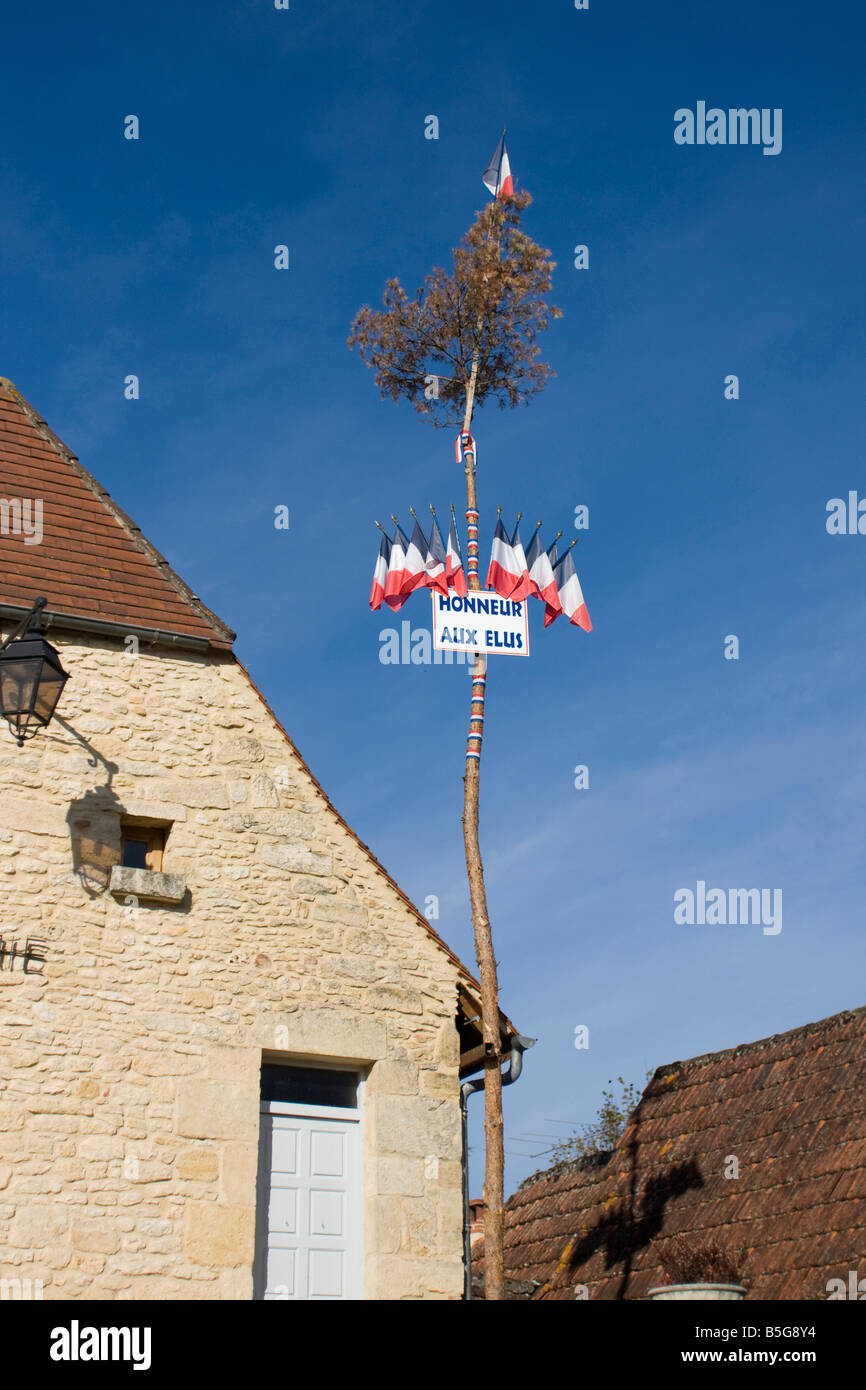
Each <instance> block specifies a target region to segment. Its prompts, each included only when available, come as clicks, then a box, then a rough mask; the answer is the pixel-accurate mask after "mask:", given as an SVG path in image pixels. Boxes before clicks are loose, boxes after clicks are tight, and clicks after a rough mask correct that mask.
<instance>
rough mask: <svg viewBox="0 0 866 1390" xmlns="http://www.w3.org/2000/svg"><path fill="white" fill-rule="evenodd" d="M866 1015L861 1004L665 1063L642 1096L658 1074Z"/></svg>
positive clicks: (832, 1026)
mask: <svg viewBox="0 0 866 1390" xmlns="http://www.w3.org/2000/svg"><path fill="white" fill-rule="evenodd" d="M864 1015H866V1004H861V1005H860V1006H859V1007H858V1008H856V1009H843V1010H842V1011H841V1012H840V1013H838V1014H829V1015H828V1016H827V1017H826V1018H820V1019H816V1021H815V1022H814V1023H802V1024H800V1026H799V1027H797V1028H789V1029H787V1031H786V1032H784V1033H773V1034H772V1035H771V1036H770V1037H768V1038H757V1039H756V1040H755V1041H754V1042H750V1043H738V1044H737V1045H736V1046H735V1047H726V1048H723V1049H722V1050H721V1051H720V1052H702V1053H701V1055H700V1056H699V1057H687V1058H686V1059H685V1061H679V1062H667V1063H666V1064H665V1065H664V1066H660V1067H656V1069H655V1071H654V1072H653V1074H652V1076H651V1077H650V1079H649V1081H648V1082H647V1085H646V1087H645V1089H644V1095H646V1092H647V1091H648V1090H649V1088H650V1086H652V1084H653V1082H654V1081H655V1080H656V1078H657V1077H658V1076H659V1073H660V1072H673V1071H685V1070H686V1069H687V1068H692V1067H698V1066H700V1065H701V1064H706V1063H707V1062H721V1061H722V1060H724V1059H725V1058H727V1057H741V1056H742V1055H743V1054H744V1053H746V1052H753V1051H757V1049H759V1048H762V1047H769V1046H770V1045H771V1044H772V1043H779V1042H784V1041H785V1040H786V1039H788V1038H791V1039H793V1038H795V1037H797V1035H798V1034H801V1035H805V1034H808V1033H814V1032H815V1030H816V1029H822V1028H835V1027H838V1026H840V1025H841V1024H842V1023H849V1022H850V1021H851V1019H854V1018H860V1017H863V1016H864Z"/></svg>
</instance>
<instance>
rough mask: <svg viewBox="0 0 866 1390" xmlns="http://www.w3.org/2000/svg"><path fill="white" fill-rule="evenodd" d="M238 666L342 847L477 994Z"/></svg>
mask: <svg viewBox="0 0 866 1390" xmlns="http://www.w3.org/2000/svg"><path fill="white" fill-rule="evenodd" d="M237 665H238V667H239V669H240V670H241V671H242V672H243V675H244V677H245V678H246V680H247V681H248V682H249V685H250V687H251V689H252V690H253V692H254V693H255V696H256V698H257V699H258V700H259V701H260V702H261V704H262V706H263V708H264V710H265V711H266V712H267V715H268V716H269V718H270V719H271V721H272V722H273V724H274V725H275V727H276V729H277V730H278V732H279V734H280V735H281V737H282V738H283V739H284V740H285V743H286V745H287V747H288V748H289V750H290V751H291V754H292V757H293V760H294V764H295V765H296V766H297V768H298V769H299V772H300V775H301V777H302V778H303V779H305V780H306V781H307V782H308V783H309V784H311V785H312V786H313V787H314V788H315V790H316V792H317V794H318V797H319V798H320V801H321V803H322V804H323V806H324V807H325V808H326V810H327V813H328V817H329V821H330V822H331V823H332V824H333V825H334V826H336V827H339V830H340V831H341V832H342V837H343V842H344V843H349V844H351V845H353V846H356V847H357V848H358V849H360V850H361V852H362V854H363V855H364V856H365V858H366V859H367V860H368V862H369V865H370V867H371V868H372V870H373V872H374V874H375V875H376V876H377V877H379V878H381V879H382V880H384V882H385V883H386V884H387V885H388V888H389V889H390V890H391V892H392V893H393V894H394V895H395V897H396V898H397V900H398V902H399V904H400V906H401V907H402V908H403V909H404V910H405V911H406V912H407V913H408V914H409V917H410V918H411V919H412V921H413V922H414V923H415V924H416V925H417V928H418V929H419V930H420V931H421V932H422V933H423V934H424V935H425V936H426V937H427V938H428V939H429V940H431V941H433V942H434V943H435V944H436V946H437V947H438V948H439V949H440V950H441V951H442V952H443V953H444V955H445V956H446V957H447V959H448V960H450V962H451V963H452V964H453V965H454V966H455V967H456V969H457V970H458V972H459V973H460V975H461V976H462V978H463V979H464V980H465V981H466V982H467V983H468V984H469V985H470V986H471V987H472V988H473V990H478V989H479V988H480V986H479V985H478V983H477V981H476V980H475V979H474V978H473V977H472V975H471V974H470V972H469V971H468V970H467V968H466V966H465V965H464V964H463V962H462V961H461V960H460V959H459V957H458V956H456V955H455V954H454V952H453V951H451V949H450V948H449V947H448V946H447V945H446V943H445V942H444V941H443V940H442V938H441V937H440V936H439V934H438V932H436V931H435V929H434V928H433V927H432V926H431V924H430V922H429V921H428V920H427V919H426V918H425V917H424V916H422V914H421V913H420V912H419V911H418V909H417V907H416V906H415V904H414V903H413V902H412V901H411V900H410V899H409V898H408V897H407V896H406V894H405V893H404V892H403V891H402V889H401V888H399V886H398V885H397V884H396V883H395V882H394V880H393V879H392V878H391V876H390V874H388V872H387V871H386V870H385V868H384V867H383V866H382V865H381V864H380V863H379V861H378V859H376V857H375V855H374V854H373V851H372V850H371V849H370V848H369V847H368V846H367V845H366V844H364V842H363V841H362V840H361V839H360V838H359V837H358V836H357V835H356V833H355V832H354V830H352V828H351V826H349V825H348V824H347V823H346V821H344V819H343V817H342V816H341V815H340V813H339V812H338V810H337V809H336V807H335V806H334V805H333V804H332V802H331V801H330V799H329V797H328V796H327V794H326V792H325V791H324V789H323V788H322V787H321V785H320V784H319V782H317V781H316V778H315V777H314V776H313V774H312V772H311V771H310V769H309V767H308V766H307V764H306V763H305V762H304V760H303V758H302V757H301V755H300V753H299V752H298V750H297V748H296V747H295V745H294V744H293V743H292V741H291V738H290V737H289V735H288V733H287V732H286V730H285V729H284V728H283V726H282V724H281V723H280V721H279V720H278V718H277V716H276V714H275V713H274V711H273V710H272V709H271V707H270V705H269V704H268V703H267V701H266V700H265V698H264V696H263V695H262V693H261V692H260V691H259V689H258V687H257V686H256V685H255V683H254V681H253V680H252V677H251V676H250V674H249V672H248V671H247V670H246V668H245V667H243V666H242V665H241V663H240V662H237Z"/></svg>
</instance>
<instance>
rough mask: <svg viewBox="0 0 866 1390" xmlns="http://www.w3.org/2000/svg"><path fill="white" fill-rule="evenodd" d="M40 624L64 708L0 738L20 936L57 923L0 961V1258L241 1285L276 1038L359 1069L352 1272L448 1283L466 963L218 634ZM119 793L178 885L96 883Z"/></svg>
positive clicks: (233, 1292)
mask: <svg viewBox="0 0 866 1390" xmlns="http://www.w3.org/2000/svg"><path fill="white" fill-rule="evenodd" d="M53 637H54V638H55V640H56V645H57V646H58V649H59V652H60V656H61V660H62V662H63V665H64V668H65V669H66V670H68V671H69V672H70V673H71V676H72V678H71V679H70V681H69V684H68V686H67V687H66V690H65V691H64V698H63V702H62V719H63V723H62V724H61V723H59V722H58V723H57V724H56V725H52V727H51V729H50V730H49V731H47V733H45V734H43V735H40V736H39V737H38V738H36V739H34V740H33V741H32V742H30V743H28V744H27V745H25V747H24V748H22V749H18V748H17V747H16V746H15V745H14V743H13V742H12V740H11V739H7V740H6V741H5V742H2V741H0V793H2V794H0V873H2V874H3V880H2V881H3V886H4V912H5V921H6V924H7V927H8V931H7V935H9V936H12V935H14V936H15V937H16V938H19V939H20V940H21V941H23V940H24V939H26V938H27V937H30V936H37V935H42V936H44V937H45V939H46V948H45V953H44V954H45V960H44V965H43V966H42V968H41V970H40V973H38V974H32V975H30V974H25V973H23V971H22V970H21V969H20V967H18V968H16V969H15V970H14V971H13V970H11V969H8V968H7V969H5V970H4V971H2V972H0V993H2V995H3V1003H4V1005H5V1008H4V1010H3V1011H2V1013H0V1131H2V1132H3V1161H4V1162H5V1163H6V1164H7V1165H8V1171H4V1170H3V1169H2V1165H0V1187H2V1188H3V1190H2V1201H0V1276H2V1275H4V1274H7V1273H12V1272H21V1273H23V1274H25V1275H26V1276H27V1277H33V1278H38V1279H40V1280H43V1281H44V1283H45V1297H46V1298H77V1297H85V1298H115V1297H119V1298H128V1297H184V1298H185V1297H206V1298H231V1297H240V1298H249V1297H250V1296H251V1291H252V1272H251V1271H252V1257H253V1243H254V1231H255V1219H256V1210H257V1194H256V1171H257V1153H258V1149H257V1143H258V1140H257V1134H258V1129H259V1068H260V1064H261V1060H262V1056H263V1054H267V1055H269V1056H274V1057H275V1058H276V1059H278V1060H279V1059H285V1058H292V1059H295V1058H298V1057H303V1058H307V1059H312V1060H318V1061H323V1062H325V1061H338V1062H345V1061H348V1062H349V1063H350V1064H352V1065H357V1066H358V1067H360V1068H361V1069H362V1070H363V1071H364V1072H365V1073H366V1078H367V1079H366V1084H365V1096H364V1120H363V1124H364V1136H365V1137H364V1145H365V1148H364V1155H365V1156H364V1183H365V1195H364V1204H365V1205H364V1220H365V1250H366V1291H367V1296H368V1297H374V1298H375V1297H385V1298H391V1297H439V1296H448V1297H457V1296H459V1291H460V1287H461V1263H460V1257H461V1238H460V1229H461V1227H460V1222H461V1168H460V1107H459V1060H460V1059H459V1035H458V1030H457V1026H456V1014H457V1005H458V991H459V990H460V988H461V980H462V979H463V978H465V972H463V970H462V968H461V967H460V966H459V963H457V962H456V961H455V958H454V957H453V956H452V955H451V954H450V953H449V952H448V951H447V949H446V948H445V947H444V946H443V945H442V944H441V943H439V941H438V939H437V938H436V937H435V934H433V933H431V932H430V931H429V930H428V929H427V926H426V925H425V923H424V921H423V919H420V918H419V915H418V914H417V912H415V911H414V909H412V908H411V906H410V905H409V903H408V901H407V900H406V899H405V898H404V897H403V895H402V894H401V893H400V892H399V890H398V889H397V888H396V886H395V885H394V884H392V882H391V881H390V880H389V879H388V878H387V875H386V874H385V873H384V870H382V868H381V866H379V865H378V864H377V863H376V861H375V860H374V859H373V857H372V856H371V855H370V853H369V851H367V850H366V849H365V848H364V847H363V846H362V845H361V843H360V842H359V841H358V839H357V837H356V836H354V835H353V833H352V832H351V831H350V829H349V828H348V826H346V824H345V823H344V822H343V821H342V820H341V818H340V817H339V815H338V814H337V812H336V811H335V810H334V808H333V807H332V806H331V805H330V803H329V802H328V800H327V798H326V797H325V796H324V793H323V792H322V791H321V789H320V788H319V787H318V785H317V784H316V783H315V781H314V779H313V778H312V777H311V775H310V774H309V771H308V769H307V768H306V766H305V764H304V763H303V761H302V760H301V759H300V757H299V755H298V754H297V753H296V751H295V750H294V748H293V747H292V745H291V744H290V743H289V741H288V740H287V738H286V735H285V733H284V732H283V730H282V729H281V728H280V726H279V724H278V723H277V721H276V720H275V718H274V717H273V715H272V714H271V712H270V711H269V710H268V709H267V707H266V706H265V704H264V702H263V701H262V700H261V698H260V697H259V695H258V693H257V692H256V691H255V689H254V688H253V686H252V684H251V683H250V682H249V680H248V678H247V677H246V674H245V673H244V672H243V670H242V668H241V667H240V666H239V665H238V664H237V663H236V662H235V660H234V659H233V658H232V657H231V656H229V655H227V654H226V655H223V654H220V653H209V654H206V655H204V654H203V655H198V654H194V653H186V654H185V653H182V652H176V651H166V650H165V649H161V648H154V649H152V650H150V649H147V648H146V647H145V646H144V645H142V647H141V650H140V652H139V654H138V655H137V656H135V657H130V656H128V655H127V654H126V653H125V651H124V650H123V647H122V646H121V645H120V644H119V643H118V641H117V640H115V639H112V638H109V637H97V636H94V637H93V638H90V639H87V640H85V639H84V638H82V637H76V636H74V635H70V634H64V633H61V632H58V633H56V634H53ZM124 816H132V817H135V818H144V819H150V820H165V821H169V822H171V828H170V832H169V835H168V840H167V844H166V853H165V862H164V869H165V872H166V873H167V874H169V875H171V876H174V877H176V878H178V879H180V880H182V882H183V884H184V888H185V896H184V899H183V901H181V902H178V903H173V904H172V903H164V902H160V901H147V900H145V899H142V900H140V901H137V900H136V899H135V897H134V896H133V895H123V894H117V893H113V892H112V891H111V889H110V875H111V871H112V867H113V866H115V865H116V864H117V861H118V855H119V849H120V825H121V819H122V817H124ZM7 965H8V962H7ZM4 1182H5V1187H4V1186H3V1184H4Z"/></svg>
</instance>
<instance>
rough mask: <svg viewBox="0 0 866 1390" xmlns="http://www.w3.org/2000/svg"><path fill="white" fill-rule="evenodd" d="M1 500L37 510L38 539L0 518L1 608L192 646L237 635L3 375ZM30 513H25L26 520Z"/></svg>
mask: <svg viewBox="0 0 866 1390" xmlns="http://www.w3.org/2000/svg"><path fill="white" fill-rule="evenodd" d="M0 499H5V500H6V501H7V502H9V501H13V502H15V501H17V502H19V503H20V502H21V501H23V500H25V499H26V500H27V501H29V503H30V504H31V508H32V505H33V504H34V503H35V502H36V501H37V499H38V500H39V501H41V504H42V531H43V536H42V540H41V541H40V542H39V543H38V544H33V543H31V544H27V543H26V537H25V534H24V533H23V532H22V530H21V529H20V527H19V529H18V533H17V534H16V533H15V525H14V518H13V517H12V514H11V513H8V512H7V511H4V512H3V513H2V516H0V604H3V605H7V606H9V607H12V608H29V607H30V605H31V604H32V602H33V600H34V599H35V598H37V597H38V596H39V595H40V594H44V595H45V597H46V598H47V600H48V604H47V611H48V613H50V614H54V615H64V616H69V617H73V618H83V619H89V620H91V621H96V622H101V623H112V624H118V625H126V626H128V627H130V628H132V629H136V628H143V629H146V630H150V631H153V630H155V629H156V630H158V631H160V632H163V633H178V634H181V635H183V636H185V637H188V638H197V639H199V640H200V641H204V642H207V643H208V644H209V645H210V646H213V647H221V648H224V649H228V648H230V647H231V645H232V642H233V641H234V636H235V634H234V633H233V632H232V630H231V628H229V627H227V626H226V625H225V623H223V622H221V621H220V619H219V618H218V617H216V615H215V614H214V613H211V612H210V610H209V609H208V608H206V607H205V606H204V604H203V603H201V601H200V600H199V599H198V598H197V597H196V596H195V594H194V593H193V592H192V590H191V589H189V588H188V587H187V586H186V584H184V582H183V580H182V579H180V578H179V577H178V576H177V575H176V574H175V573H174V571H173V570H172V569H171V567H170V566H169V564H168V562H167V561H166V560H165V559H164V558H163V556H162V555H160V554H159V552H158V551H157V550H155V549H154V547H153V546H152V545H151V544H150V542H149V541H147V540H146V539H145V538H144V536H143V535H142V534H141V532H140V530H139V529H138V527H137V526H136V525H135V523H134V522H133V521H131V520H130V518H129V517H128V516H127V515H126V514H125V512H123V511H121V509H120V508H119V507H118V506H117V505H116V503H115V502H113V501H112V499H111V498H110V497H109V495H108V493H107V492H106V491H105V489H104V488H102V487H100V485H99V483H97V482H96V480H95V479H94V478H92V477H91V476H90V474H89V473H88V472H87V470H86V469H84V468H82V466H81V464H80V463H79V462H78V459H77V458H76V457H75V455H74V454H72V453H70V451H69V450H68V449H67V448H66V446H65V444H63V443H62V442H61V440H59V439H58V438H57V436H56V435H54V434H53V433H52V432H51V430H50V429H49V428H48V426H47V425H46V424H45V421H44V420H42V419H41V418H40V416H39V415H37V413H36V411H35V410H34V409H33V407H32V406H31V405H30V404H29V402H28V401H25V400H24V398H23V396H21V395H20V393H19V392H18V391H17V390H16V389H15V387H14V386H13V384H12V382H11V381H8V380H7V379H6V378H5V377H0ZM33 515H34V513H33V511H32V510H31V512H30V516H31V518H32V517H33Z"/></svg>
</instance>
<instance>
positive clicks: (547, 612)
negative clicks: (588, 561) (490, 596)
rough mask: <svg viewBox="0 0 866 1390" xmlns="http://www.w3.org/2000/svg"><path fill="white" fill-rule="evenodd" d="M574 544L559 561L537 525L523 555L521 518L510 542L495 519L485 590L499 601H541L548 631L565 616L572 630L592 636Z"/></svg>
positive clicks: (552, 547) (500, 520)
mask: <svg viewBox="0 0 866 1390" xmlns="http://www.w3.org/2000/svg"><path fill="white" fill-rule="evenodd" d="M575 543H576V542H574V541H572V543H571V545H570V546H569V547H568V549H567V550H566V551H565V553H564V555H563V556H562V557H561V558H560V557H559V556H558V554H557V549H556V541H554V542H553V544H552V545H550V546H548V547H547V549H545V547H544V544H543V543H542V540H541V522H539V523H538V526H537V527H536V531H535V535H534V536H533V537H532V540H531V542H530V545H529V550H528V551H524V549H523V543H522V541H521V539H520V517H518V518H517V525H516V526H515V528H514V534H513V535H512V536H511V537H510V538H509V536H508V532H507V531H506V530H505V527H504V526H503V525H502V518H501V516H500V517H497V520H496V529H495V531H494V533H493V546H492V548H491V551H490V567H489V569H488V571H487V583H486V584H485V588H486V589H494V590H495V591H496V593H497V594H499V596H500V598H510V599H523V598H538V599H541V602H542V603H543V604H544V626H545V627H550V624H551V623H552V622H555V621H556V619H557V618H558V617H559V615H560V614H561V613H564V614H565V616H566V617H567V618H568V621H569V622H570V623H574V625H575V627H582V628H583V630H584V632H592V623H591V622H590V618H589V611H588V609H587V606H586V603H585V601H584V597H583V591H582V589H581V587H580V580H579V579H578V577H577V571H576V570H575V568H574V559H573V557H572V554H571V551H572V548H573V546H574V545H575Z"/></svg>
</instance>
